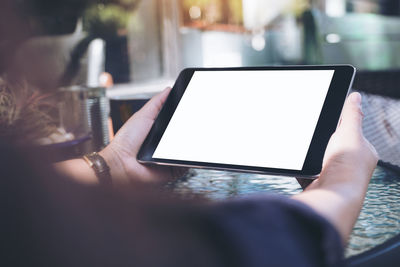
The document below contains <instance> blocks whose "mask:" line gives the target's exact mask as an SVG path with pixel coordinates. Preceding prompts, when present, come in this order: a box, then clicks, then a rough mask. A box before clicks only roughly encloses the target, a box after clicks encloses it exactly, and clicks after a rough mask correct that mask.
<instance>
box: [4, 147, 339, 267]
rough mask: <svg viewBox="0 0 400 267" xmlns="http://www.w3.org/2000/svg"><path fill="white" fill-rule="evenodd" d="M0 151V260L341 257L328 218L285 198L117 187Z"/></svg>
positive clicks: (322, 262) (171, 262)
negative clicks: (85, 182)
mask: <svg viewBox="0 0 400 267" xmlns="http://www.w3.org/2000/svg"><path fill="white" fill-rule="evenodd" d="M3 152H4V151H3ZM1 154H2V155H3V157H1V158H0V162H1V165H0V173H1V175H2V177H1V179H0V190H1V192H0V193H1V195H0V201H1V202H0V203H1V204H0V205H1V221H0V224H1V228H0V229H1V230H0V236H1V238H0V243H1V254H2V255H1V257H0V266H246V267H252V266H342V263H343V262H342V257H343V249H342V245H341V240H340V237H339V234H338V233H337V232H336V230H335V229H334V228H333V226H332V225H331V224H329V223H328V222H327V221H326V220H325V219H324V218H322V217H320V216H319V215H318V214H316V213H315V212H314V211H313V210H311V209H310V208H308V207H307V206H305V205H303V204H301V203H299V202H297V201H294V200H291V199H288V198H285V197H280V196H273V195H260V196H255V197H248V198H241V199H234V200H227V201H223V202H210V201H206V200H202V199H194V200H193V199H190V200H182V198H179V197H176V196H171V194H170V193H168V192H165V190H164V189H161V188H156V189H155V188H151V189H150V188H148V187H146V186H143V185H139V184H135V185H132V188H130V187H128V188H126V190H124V191H118V192H116V191H112V190H107V189H104V188H98V187H94V186H82V185H78V184H75V183H73V182H71V181H69V180H68V179H64V178H63V177H57V176H55V175H54V174H53V173H51V172H48V171H43V169H40V168H39V169H38V168H37V167H35V166H31V163H32V160H29V161H26V160H25V161H24V159H23V157H20V156H19V155H18V154H15V153H13V152H10V153H6V154H4V153H1ZM5 155H6V156H5Z"/></svg>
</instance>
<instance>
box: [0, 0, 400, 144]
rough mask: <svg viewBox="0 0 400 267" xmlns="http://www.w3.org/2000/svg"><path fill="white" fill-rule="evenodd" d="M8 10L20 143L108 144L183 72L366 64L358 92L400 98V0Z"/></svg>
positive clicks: (12, 110) (7, 78) (218, 0)
mask: <svg viewBox="0 0 400 267" xmlns="http://www.w3.org/2000/svg"><path fill="white" fill-rule="evenodd" d="M0 5H1V6H0V7H1V9H0V10H1V11H0V12H1V16H0V21H1V23H0V92H3V94H4V96H2V97H0V104H1V105H0V108H1V110H0V116H1V117H0V123H1V124H2V125H3V127H1V128H2V130H0V136H7V135H8V136H11V137H12V138H14V139H18V138H19V139H20V140H19V141H21V140H22V139H23V140H22V142H26V141H29V142H31V141H33V142H34V143H38V144H52V143H58V142H60V141H73V140H75V141H76V140H80V142H84V141H83V140H88V139H91V143H92V145H91V146H90V147H87V148H85V150H99V149H101V148H102V147H104V146H105V145H106V144H107V143H108V142H109V141H110V139H111V138H112V135H113V133H115V132H116V131H117V130H118V129H119V128H120V127H121V125H122V124H123V122H124V121H125V120H126V119H127V118H129V116H130V115H131V114H132V113H133V112H134V111H136V110H137V109H138V108H140V107H141V105H143V104H144V103H145V102H146V101H147V99H149V97H151V96H152V95H153V94H154V93H156V92H158V91H161V90H162V89H163V88H165V87H166V86H172V85H173V83H174V81H175V79H176V77H177V76H178V73H179V72H180V70H182V69H183V68H186V67H226V66H230V67H233V66H260V65H295V64H296V65H297V64H352V65H354V66H355V67H356V68H357V69H358V74H357V77H356V80H355V84H354V88H355V89H358V90H362V91H364V92H367V93H373V94H378V95H382V96H389V97H392V98H396V99H397V98H399V95H400V94H399V90H398V89H397V88H398V86H397V85H398V84H400V78H399V77H400V75H398V74H399V71H398V70H399V67H400V52H399V51H400V3H399V1H397V0H280V1H273V0H58V1H52V0H15V1H14V0H3V1H2V2H1V3H0ZM7 88H8V89H7ZM106 88H107V89H106ZM8 91H10V92H12V93H10V92H8ZM7 92H8V93H7ZM16 94H18V96H16ZM13 97H14V98H13ZM17 98H18V99H19V100H18V101H16V99H17ZM10 99H11V100H10ZM13 99H14V100H13ZM21 99H25V100H26V101H25V103H23V104H21V103H20V102H21ZM109 100H110V101H109ZM18 103H19V104H18ZM22 109H23V110H22ZM34 111H38V112H34ZM21 114H22V115H21ZM24 114H25V115H24ZM109 114H111V117H112V121H113V126H112V127H111V126H110V125H109V122H108V117H109ZM21 118H23V119H21ZM381 121H382V120H381ZM26 122H41V123H35V124H34V125H31V124H29V123H26ZM389 124H390V123H389ZM371 127H372V126H371ZM373 127H375V125H374V126H373ZM373 127H372V128H373ZM384 127H386V126H384ZM389 128H390V127H389ZM392 128H393V127H392ZM394 128H396V127H394ZM15 129H19V131H18V133H21V132H22V133H23V134H22V133H21V134H15V132H16V131H15ZM21 129H23V131H21ZM387 131H388V133H389V135H390V134H391V135H393V134H392V132H393V130H391V129H389V130H387ZM54 132H56V134H55V135H54V136H52V137H51V138H48V137H50V136H51V135H52V134H54ZM59 137H60V138H59ZM69 139H71V140H69ZM398 139H399V138H397V137H396V140H398Z"/></svg>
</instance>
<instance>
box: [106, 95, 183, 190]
mask: <svg viewBox="0 0 400 267" xmlns="http://www.w3.org/2000/svg"><path fill="white" fill-rule="evenodd" d="M170 91H171V88H166V89H165V90H164V91H162V92H161V93H159V94H157V95H156V96H154V97H153V98H152V99H150V100H149V102H147V103H146V105H145V106H144V107H143V108H142V109H140V110H139V111H138V112H136V113H135V114H134V115H133V116H132V117H131V118H130V119H129V120H128V121H127V122H126V123H125V124H124V126H123V127H122V128H121V129H120V130H119V131H118V133H117V134H116V136H115V137H114V139H113V140H112V142H111V143H110V144H109V145H108V146H107V147H106V148H104V149H103V150H102V151H101V152H100V155H102V156H103V157H104V159H105V160H106V162H107V164H108V165H109V167H110V169H111V176H112V177H113V182H114V184H125V183H129V182H130V181H144V182H166V181H169V180H171V179H175V178H178V177H181V176H182V175H183V174H184V173H185V172H186V170H187V169H185V168H177V167H167V166H158V165H144V164H141V163H139V162H138V161H137V159H136V156H137V154H138V152H139V149H140V146H141V145H142V143H143V142H144V140H145V138H146V136H147V134H148V133H149V131H150V129H151V127H152V125H153V123H154V120H155V119H156V117H157V115H158V113H159V112H160V110H161V108H162V106H163V104H164V102H165V101H166V99H167V96H168V94H169V93H170Z"/></svg>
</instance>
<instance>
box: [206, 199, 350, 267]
mask: <svg viewBox="0 0 400 267" xmlns="http://www.w3.org/2000/svg"><path fill="white" fill-rule="evenodd" d="M212 216H213V220H214V223H215V224H216V225H217V227H218V229H219V235H220V236H223V238H222V239H224V240H225V242H227V243H229V246H230V247H231V251H232V250H233V251H234V253H235V258H236V260H237V261H239V262H236V264H237V265H238V266H248V267H250V266H343V247H342V243H341V239H340V236H339V233H338V232H337V231H336V229H335V228H334V227H333V226H332V225H331V224H330V223H329V222H328V221H327V220H326V219H325V218H323V217H321V216H320V215H318V214H317V213H316V212H315V211H313V210H312V209H311V208H309V207H308V206H306V205H305V204H303V203H301V202H298V201H296V200H292V199H289V198H285V197H279V196H274V195H271V196H259V197H252V198H246V199H238V200H233V201H227V202H223V203H220V204H218V205H216V206H215V207H214V209H213V214H212ZM220 239H221V238H220Z"/></svg>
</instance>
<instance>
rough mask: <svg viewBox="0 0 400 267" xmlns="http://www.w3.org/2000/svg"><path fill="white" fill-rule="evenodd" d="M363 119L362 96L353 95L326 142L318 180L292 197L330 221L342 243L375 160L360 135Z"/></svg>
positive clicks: (362, 199) (353, 218)
mask: <svg viewBox="0 0 400 267" xmlns="http://www.w3.org/2000/svg"><path fill="white" fill-rule="evenodd" d="M363 117H364V115H363V113H362V111H361V95H360V94H359V93H352V94H351V95H350V96H349V97H348V98H347V100H346V103H345V105H344V107H343V111H342V116H341V120H340V123H339V125H338V128H337V129H336V132H335V133H334V134H333V135H332V137H331V139H330V141H329V143H328V147H327V149H326V151H325V156H324V161H323V166H322V171H321V174H320V176H319V178H318V179H316V180H315V181H313V182H312V183H311V184H310V185H309V186H308V187H307V189H306V190H305V191H304V192H302V193H300V194H298V195H296V196H294V197H293V199H296V200H298V201H300V202H303V203H304V204H306V205H308V206H310V207H311V208H312V209H314V210H315V211H316V212H317V213H319V214H320V215H321V216H323V217H325V218H326V219H327V220H328V221H330V222H331V223H332V224H333V225H334V226H335V228H336V229H337V230H338V232H339V233H340V235H341V237H342V240H343V242H344V243H346V241H347V240H348V238H349V236H350V233H351V231H352V229H353V226H354V224H355V222H356V220H357V218H358V215H359V213H360V210H361V207H362V204H363V201H364V198H365V194H366V192H367V188H368V184H369V181H370V179H371V177H372V173H373V171H374V169H375V167H376V164H377V161H378V155H377V153H376V150H375V148H374V147H373V146H372V145H371V144H370V143H369V142H368V141H367V140H366V139H365V138H364V136H363V133H362V120H363Z"/></svg>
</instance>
